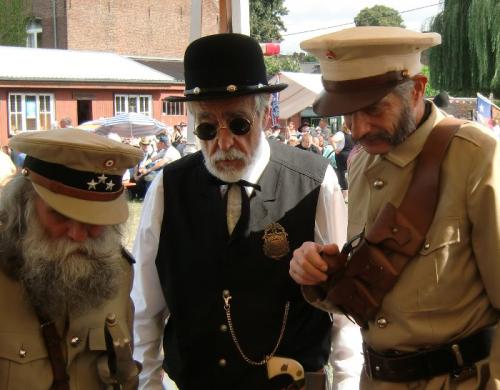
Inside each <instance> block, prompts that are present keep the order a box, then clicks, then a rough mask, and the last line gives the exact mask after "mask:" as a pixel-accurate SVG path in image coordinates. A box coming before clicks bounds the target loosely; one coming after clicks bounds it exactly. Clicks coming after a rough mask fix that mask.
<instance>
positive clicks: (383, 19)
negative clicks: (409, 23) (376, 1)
mask: <svg viewBox="0 0 500 390" xmlns="http://www.w3.org/2000/svg"><path fill="white" fill-rule="evenodd" d="M354 24H355V25H356V26H393V27H404V24H403V19H402V18H401V15H400V14H399V12H398V11H396V10H395V9H394V8H390V7H386V6H385V5H374V6H373V7H371V8H369V7H366V8H363V9H362V10H361V11H360V12H359V13H358V14H357V15H356V17H355V18H354Z"/></svg>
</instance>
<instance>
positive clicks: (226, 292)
mask: <svg viewBox="0 0 500 390" xmlns="http://www.w3.org/2000/svg"><path fill="white" fill-rule="evenodd" d="M222 295H223V296H224V298H227V297H229V295H231V293H230V292H229V290H223V291H222Z"/></svg>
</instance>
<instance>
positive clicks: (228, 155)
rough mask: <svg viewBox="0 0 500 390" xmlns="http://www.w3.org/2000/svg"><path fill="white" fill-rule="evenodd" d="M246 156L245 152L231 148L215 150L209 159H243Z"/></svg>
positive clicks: (216, 160)
mask: <svg viewBox="0 0 500 390" xmlns="http://www.w3.org/2000/svg"><path fill="white" fill-rule="evenodd" d="M245 158H246V156H245V154H244V153H242V152H240V151H239V150H238V149H235V148H231V149H229V150H227V151H223V150H217V151H216V152H215V153H214V154H213V155H212V156H211V157H210V159H211V160H212V161H213V162H214V163H215V162H218V161H222V160H244V159H245Z"/></svg>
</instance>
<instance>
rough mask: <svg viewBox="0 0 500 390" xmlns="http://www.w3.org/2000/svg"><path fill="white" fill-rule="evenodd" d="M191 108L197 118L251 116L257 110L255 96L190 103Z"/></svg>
mask: <svg viewBox="0 0 500 390" xmlns="http://www.w3.org/2000/svg"><path fill="white" fill-rule="evenodd" d="M189 107H190V110H191V112H192V113H193V115H194V116H195V117H196V118H205V117H213V116H234V115H237V114H243V115H251V114H252V113H253V111H254V110H255V96H239V97H234V98H231V99H215V100H205V101H198V102H190V103H189Z"/></svg>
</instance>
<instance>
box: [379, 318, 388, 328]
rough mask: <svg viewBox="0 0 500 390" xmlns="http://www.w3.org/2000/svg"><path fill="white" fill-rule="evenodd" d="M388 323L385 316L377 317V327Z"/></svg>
mask: <svg viewBox="0 0 500 390" xmlns="http://www.w3.org/2000/svg"><path fill="white" fill-rule="evenodd" d="M388 324H389V321H387V318H385V317H379V318H377V326H378V327H379V328H385V327H386V326H387V325H388Z"/></svg>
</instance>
